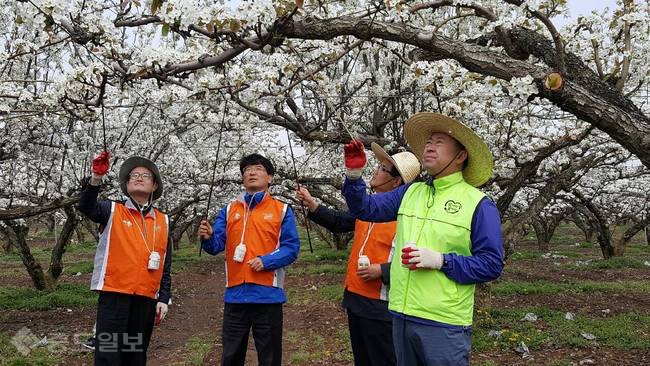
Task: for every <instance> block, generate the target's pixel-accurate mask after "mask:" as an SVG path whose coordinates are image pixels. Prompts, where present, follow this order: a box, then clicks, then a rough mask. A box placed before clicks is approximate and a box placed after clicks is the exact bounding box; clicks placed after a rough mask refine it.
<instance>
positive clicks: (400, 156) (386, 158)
mask: <svg viewBox="0 0 650 366" xmlns="http://www.w3.org/2000/svg"><path fill="white" fill-rule="evenodd" d="M370 147H371V148H372V152H373V154H375V157H376V158H377V159H378V160H379V161H381V162H388V163H390V164H391V165H392V166H394V167H395V168H397V171H398V172H399V175H400V176H401V177H402V180H403V181H404V183H411V182H412V181H413V180H414V179H415V178H417V177H418V175H420V170H421V168H420V161H419V160H418V158H417V157H416V156H415V155H413V154H412V153H410V152H408V151H404V152H399V153H397V154H395V155H393V156H390V155H388V153H387V152H386V150H384V149H382V148H381V146H379V145H378V144H376V143H374V142H373V143H372V144H370Z"/></svg>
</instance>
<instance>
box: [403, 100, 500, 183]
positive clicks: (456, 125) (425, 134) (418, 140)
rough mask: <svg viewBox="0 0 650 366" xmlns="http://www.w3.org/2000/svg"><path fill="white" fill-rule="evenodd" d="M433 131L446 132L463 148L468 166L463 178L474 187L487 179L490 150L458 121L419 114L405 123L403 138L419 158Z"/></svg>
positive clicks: (490, 168)
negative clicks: (465, 151)
mask: <svg viewBox="0 0 650 366" xmlns="http://www.w3.org/2000/svg"><path fill="white" fill-rule="evenodd" d="M434 132H442V133H446V134H448V135H449V136H451V137H453V138H454V139H456V140H457V141H458V142H460V143H461V144H463V146H465V149H466V150H467V156H468V157H467V166H466V167H465V169H463V178H464V179H465V181H466V182H467V183H469V184H471V185H472V186H474V187H478V186H480V185H482V184H484V183H485V182H487V181H488V179H490V177H491V176H492V169H493V168H494V161H493V160H492V153H491V152H490V149H489V148H488V147H487V145H486V144H485V141H483V140H482V139H481V138H480V137H479V136H478V135H477V134H476V133H474V131H472V130H471V129H470V128H469V127H467V126H465V125H464V124H462V123H461V122H459V121H457V120H455V119H453V118H450V117H447V116H444V115H442V114H438V113H431V112H420V113H416V114H414V115H412V116H411V117H410V118H409V119H408V120H407V121H406V124H404V137H405V138H406V141H407V142H408V144H409V146H411V149H413V152H414V153H415V155H417V157H418V158H419V159H422V154H423V152H424V146H425V145H426V143H427V140H429V137H431V134H432V133H434Z"/></svg>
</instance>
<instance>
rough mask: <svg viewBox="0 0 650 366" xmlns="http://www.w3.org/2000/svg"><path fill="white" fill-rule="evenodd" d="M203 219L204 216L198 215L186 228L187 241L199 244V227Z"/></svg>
mask: <svg viewBox="0 0 650 366" xmlns="http://www.w3.org/2000/svg"><path fill="white" fill-rule="evenodd" d="M202 220H203V218H202V217H200V216H197V217H196V218H194V220H193V221H192V225H191V226H190V227H189V228H188V229H187V230H185V234H186V236H187V241H189V242H190V243H192V244H194V245H198V244H199V227H200V226H201V221H202Z"/></svg>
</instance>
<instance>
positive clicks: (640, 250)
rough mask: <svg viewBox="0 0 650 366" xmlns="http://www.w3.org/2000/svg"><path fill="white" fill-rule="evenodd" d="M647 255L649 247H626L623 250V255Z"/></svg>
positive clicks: (649, 251)
mask: <svg viewBox="0 0 650 366" xmlns="http://www.w3.org/2000/svg"><path fill="white" fill-rule="evenodd" d="M638 254H648V255H649V256H650V245H648V244H642V245H628V246H627V248H625V255H638Z"/></svg>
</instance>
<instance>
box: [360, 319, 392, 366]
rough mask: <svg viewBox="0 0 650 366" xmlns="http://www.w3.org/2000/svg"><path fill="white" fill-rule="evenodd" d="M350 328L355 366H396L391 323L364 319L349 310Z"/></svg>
mask: <svg viewBox="0 0 650 366" xmlns="http://www.w3.org/2000/svg"><path fill="white" fill-rule="evenodd" d="M348 328H349V329H350V342H351V343H352V354H353V355H354V365H355V366H381V365H395V364H396V361H395V349H394V346H393V324H392V322H391V321H386V320H375V319H368V318H364V317H361V316H358V315H356V314H354V313H353V312H351V311H350V309H348Z"/></svg>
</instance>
